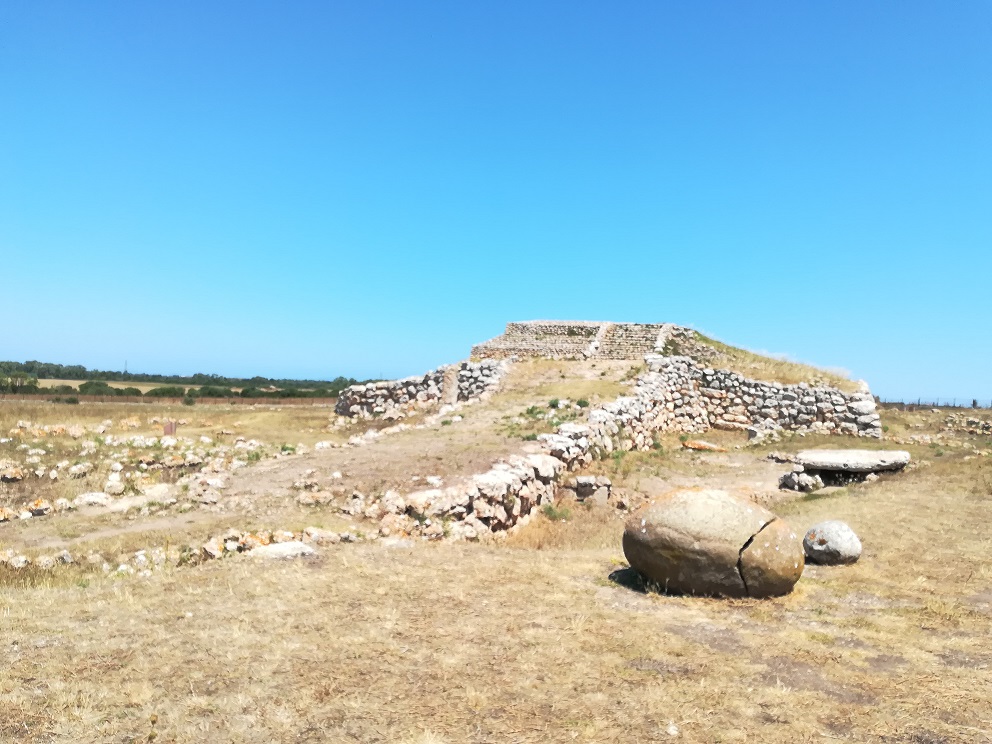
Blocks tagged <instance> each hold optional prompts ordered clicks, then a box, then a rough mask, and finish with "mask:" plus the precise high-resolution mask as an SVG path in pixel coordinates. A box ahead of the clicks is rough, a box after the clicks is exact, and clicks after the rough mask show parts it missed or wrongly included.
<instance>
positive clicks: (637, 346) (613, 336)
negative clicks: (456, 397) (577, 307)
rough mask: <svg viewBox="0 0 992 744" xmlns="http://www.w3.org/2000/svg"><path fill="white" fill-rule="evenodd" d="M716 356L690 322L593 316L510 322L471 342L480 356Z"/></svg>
mask: <svg viewBox="0 0 992 744" xmlns="http://www.w3.org/2000/svg"><path fill="white" fill-rule="evenodd" d="M655 353H657V354H666V355H669V356H670V355H673V354H688V355H690V356H693V357H695V358H697V359H701V358H706V357H712V356H715V355H716V353H717V352H716V350H715V349H713V348H711V347H709V346H707V345H706V344H703V343H700V342H699V341H697V340H696V333H695V331H693V330H692V329H690V328H685V327H683V326H677V325H674V324H672V323H604V322H599V321H588V320H528V321H522V322H516V323H507V324H506V332H505V333H504V334H503V335H502V336H497V337H496V338H493V339H490V340H489V341H486V342H485V343H481V344H477V345H476V346H474V347H473V348H472V357H473V358H475V359H508V358H510V357H514V356H518V357H545V358H549V359H636V360H640V359H643V358H644V356H645V355H647V354H655Z"/></svg>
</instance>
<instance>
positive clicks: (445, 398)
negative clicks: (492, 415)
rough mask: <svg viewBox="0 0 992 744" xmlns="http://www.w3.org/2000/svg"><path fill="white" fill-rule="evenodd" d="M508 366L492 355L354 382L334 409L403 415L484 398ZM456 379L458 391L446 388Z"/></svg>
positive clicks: (342, 412)
mask: <svg viewBox="0 0 992 744" xmlns="http://www.w3.org/2000/svg"><path fill="white" fill-rule="evenodd" d="M508 368H509V367H508V363H507V362H499V361H495V360H491V359H489V360H483V361H481V362H461V363H460V364H458V365H449V366H447V367H438V368H437V369H434V370H431V371H430V372H427V373H426V374H424V375H420V376H417V377H405V378H403V379H402V380H388V381H384V382H370V383H367V384H365V385H352V386H351V387H348V388H345V389H344V390H343V391H342V392H341V395H340V396H339V397H338V402H337V404H336V405H335V409H334V410H335V411H336V412H337V413H338V415H340V416H349V417H361V418H372V417H376V416H382V417H384V418H401V417H403V416H406V415H408V414H410V413H413V412H415V411H417V410H424V409H430V408H435V407H438V406H440V405H441V403H442V402H450V403H458V402H465V401H469V400H475V399H478V398H481V397H482V396H483V395H484V394H486V393H488V392H490V391H492V390H494V389H495V388H496V387H498V385H499V383H500V380H501V379H502V378H503V376H504V375H505V374H506V371H507V369H508ZM453 373H454V374H453ZM452 379H454V381H455V384H456V385H457V394H454V395H453V394H452V391H451V390H448V389H446V386H448V385H451V384H452Z"/></svg>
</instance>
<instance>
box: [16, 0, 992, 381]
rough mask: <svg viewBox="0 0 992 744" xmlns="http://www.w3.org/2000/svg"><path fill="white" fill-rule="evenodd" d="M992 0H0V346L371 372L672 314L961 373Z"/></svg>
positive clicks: (763, 336) (987, 317) (62, 354)
mask: <svg viewBox="0 0 992 744" xmlns="http://www.w3.org/2000/svg"><path fill="white" fill-rule="evenodd" d="M990 40H992V3H989V2H987V1H985V0H982V1H981V2H974V1H972V2H969V1H967V0H965V1H962V2H955V3H935V2H926V3H924V2H909V1H906V0H900V1H899V2H871V3H861V2H836V3H794V2H777V3H768V2H748V3H741V2H721V3H715V2H698V3H697V2H692V3H689V2H661V1H652V2H642V3H635V2H625V3H603V2H575V1H574V0H569V1H568V2H543V3H542V2H504V1H500V2H460V1H459V2H417V3H413V2H389V3H383V2H374V1H367V0H362V1H357V0H356V1H354V2H326V1H323V0H322V1H321V2H301V1H295V2H291V3H279V2H247V1H245V0H238V1H237V2H202V1H201V0H197V1H196V2H167V3H165V2H163V3H136V2H88V3H81V2H44V1H43V0H30V1H24V2H17V1H11V0H8V2H5V3H3V5H2V6H0V277H2V290H0V291H2V298H3V303H2V306H3V308H4V309H5V311H6V318H5V321H4V322H3V325H2V331H0V358H3V359H14V360H21V361H23V360H26V359H39V360H44V361H55V362H64V363H79V364H85V365H87V366H89V367H99V368H112V369H120V368H122V367H123V365H124V361H125V360H127V362H128V367H129V369H131V370H132V371H147V372H167V373H190V372H195V371H203V372H216V373H221V374H228V375H254V374H261V375H266V376H276V377H279V376H299V377H323V378H329V377H335V376H337V375H339V374H344V375H349V376H352V375H353V376H356V377H365V376H388V377H393V376H401V375H406V374H412V373H416V372H420V371H423V370H426V369H428V368H430V367H433V366H436V365H438V364H441V363H445V362H450V361H456V360H458V359H462V358H464V357H466V356H467V354H468V351H469V348H470V346H471V344H472V343H474V342H478V341H482V340H485V339H487V338H490V337H492V336H495V335H497V334H499V333H500V332H501V330H502V328H503V326H504V324H505V323H506V322H507V321H509V320H527V319H535V318H562V319H568V318H571V319H591V320H629V321H644V322H665V321H670V322H675V323H681V324H686V325H692V326H694V327H696V328H699V329H700V330H705V331H707V332H709V333H710V334H712V335H715V336H716V337H718V338H721V339H723V340H725V341H727V342H730V343H733V344H736V345H740V346H745V347H748V348H751V349H755V350H767V351H772V352H779V353H787V354H789V355H790V356H791V357H793V358H795V359H798V360H802V361H809V362H813V363H817V364H820V365H825V366H835V367H843V368H846V369H848V370H850V371H851V373H852V374H853V375H854V376H856V377H863V378H865V379H867V380H868V381H869V382H870V383H871V384H872V386H873V389H874V390H875V392H876V393H879V394H881V395H883V396H889V397H893V396H911V397H914V398H915V397H916V396H918V395H923V396H937V395H940V396H958V397H973V396H977V397H980V398H986V399H987V398H992V379H990V378H992V376H990V374H989V370H990V367H992V342H990V337H992V333H990V321H992V292H990V286H992V256H990V249H992V42H990Z"/></svg>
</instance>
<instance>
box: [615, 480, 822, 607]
mask: <svg viewBox="0 0 992 744" xmlns="http://www.w3.org/2000/svg"><path fill="white" fill-rule="evenodd" d="M623 551H624V554H625V555H626V556H627V560H628V561H629V563H630V565H631V566H632V567H633V568H635V569H636V570H637V571H639V572H640V573H641V574H643V575H644V576H645V577H646V578H647V579H648V580H650V581H651V582H653V583H654V584H656V585H657V587H658V588H659V590H661V591H664V592H672V593H679V594H696V595H710V596H713V595H715V596H723V597H773V596H779V595H782V594H788V593H789V592H790V591H791V590H792V587H793V586H794V585H795V583H796V582H797V581H798V580H799V577H800V576H802V573H803V566H804V558H803V545H802V538H801V537H800V536H799V535H797V534H796V533H795V532H793V531H792V530H791V529H790V528H789V526H788V525H787V524H786V523H785V522H783V521H782V520H780V519H779V518H778V517H776V516H775V515H774V514H772V513H771V512H770V511H768V510H767V509H765V508H763V507H761V506H758V505H757V504H754V503H752V502H750V501H748V500H747V499H744V498H740V497H737V496H732V495H731V494H729V493H727V492H726V491H717V490H681V491H675V492H673V493H670V494H667V495H665V496H662V497H659V498H656V499H652V500H651V501H650V502H649V503H648V504H647V505H645V506H644V507H643V508H642V509H640V510H638V511H637V512H636V513H634V514H633V515H632V516H631V517H630V518H629V519H628V520H627V524H626V528H625V529H624V535H623Z"/></svg>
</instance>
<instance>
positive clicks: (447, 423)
mask: <svg viewBox="0 0 992 744" xmlns="http://www.w3.org/2000/svg"><path fill="white" fill-rule="evenodd" d="M441 426H451V419H445V420H444V421H442V422H441Z"/></svg>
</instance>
